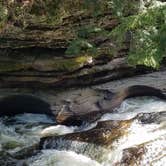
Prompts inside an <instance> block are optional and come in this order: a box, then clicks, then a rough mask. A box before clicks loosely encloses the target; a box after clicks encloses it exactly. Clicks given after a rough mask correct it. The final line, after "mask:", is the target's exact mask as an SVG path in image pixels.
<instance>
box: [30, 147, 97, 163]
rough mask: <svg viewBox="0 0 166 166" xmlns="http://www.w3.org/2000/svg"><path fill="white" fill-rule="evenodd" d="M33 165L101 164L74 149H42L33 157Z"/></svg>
mask: <svg viewBox="0 0 166 166" xmlns="http://www.w3.org/2000/svg"><path fill="white" fill-rule="evenodd" d="M29 163H30V165H31V166H39V165H40V166H46V165H49V166H85V165H86V166H100V164H99V163H98V162H96V161H94V160H92V159H90V158H88V157H86V156H84V155H81V154H77V153H75V152H72V151H57V150H42V152H41V154H39V155H37V156H35V157H33V158H31V160H30V161H29Z"/></svg>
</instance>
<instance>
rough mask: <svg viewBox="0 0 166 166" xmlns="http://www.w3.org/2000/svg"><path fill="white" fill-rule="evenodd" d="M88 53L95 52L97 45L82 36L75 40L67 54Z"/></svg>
mask: <svg viewBox="0 0 166 166" xmlns="http://www.w3.org/2000/svg"><path fill="white" fill-rule="evenodd" d="M87 53H90V54H95V53H96V47H95V46H94V45H93V44H91V43H90V42H88V41H87V40H85V39H81V38H78V39H76V40H73V41H72V42H71V43H70V46H69V47H68V49H67V51H66V54H67V55H72V56H73V55H77V56H78V55H80V54H87Z"/></svg>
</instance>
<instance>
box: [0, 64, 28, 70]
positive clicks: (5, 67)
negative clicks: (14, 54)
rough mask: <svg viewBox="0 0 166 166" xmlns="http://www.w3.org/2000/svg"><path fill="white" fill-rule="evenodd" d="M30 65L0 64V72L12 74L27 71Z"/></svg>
mask: <svg viewBox="0 0 166 166" xmlns="http://www.w3.org/2000/svg"><path fill="white" fill-rule="evenodd" d="M29 66H30V65H28V64H24V63H19V62H18V63H13V62H0V72H12V71H19V70H23V69H28V68H29Z"/></svg>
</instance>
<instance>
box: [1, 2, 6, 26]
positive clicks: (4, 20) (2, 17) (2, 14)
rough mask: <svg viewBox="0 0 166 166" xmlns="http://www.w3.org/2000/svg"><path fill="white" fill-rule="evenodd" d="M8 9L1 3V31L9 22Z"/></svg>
mask: <svg viewBox="0 0 166 166" xmlns="http://www.w3.org/2000/svg"><path fill="white" fill-rule="evenodd" d="M7 16H8V13H7V9H6V8H5V7H4V6H3V5H2V4H1V3H0V29H1V28H3V26H4V24H5V22H6V21H7Z"/></svg>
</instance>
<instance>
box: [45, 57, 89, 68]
mask: <svg viewBox="0 0 166 166" xmlns="http://www.w3.org/2000/svg"><path fill="white" fill-rule="evenodd" d="M90 59H91V56H79V57H76V58H70V59H59V60H55V61H52V62H50V63H49V64H48V66H47V67H48V70H55V71H74V70H77V69H79V68H80V67H82V66H84V65H85V64H87V63H88V62H89V60H90Z"/></svg>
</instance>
